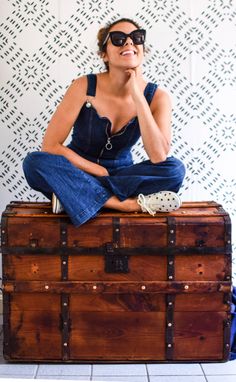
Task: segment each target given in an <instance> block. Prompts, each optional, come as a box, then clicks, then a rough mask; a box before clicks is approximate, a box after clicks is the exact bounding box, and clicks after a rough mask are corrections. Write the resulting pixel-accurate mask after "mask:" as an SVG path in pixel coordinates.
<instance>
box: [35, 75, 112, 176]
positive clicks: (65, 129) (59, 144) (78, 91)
mask: <svg viewBox="0 0 236 382" xmlns="http://www.w3.org/2000/svg"><path fill="white" fill-rule="evenodd" d="M86 89H87V78H86V77H81V78H78V79H76V80H75V81H73V82H72V84H71V85H70V87H69V88H68V90H67V92H66V94H65V95H64V97H63V99H62V101H61V102H60V104H59V106H58V107H57V110H56V111H55V113H54V114H53V116H52V119H51V121H50V123H49V125H48V127H47V130H46V133H45V136H44V139H43V143H42V149H41V150H42V151H45V152H48V153H50V154H56V155H63V156H64V157H65V158H67V159H68V160H69V161H70V162H71V163H72V164H73V165H74V166H76V167H78V168H80V169H81V170H83V171H86V172H88V173H89V174H92V175H96V176H104V175H108V172H107V170H106V169H105V168H104V167H102V166H100V165H98V164H96V163H93V162H90V161H89V160H87V159H84V158H83V157H81V156H80V155H78V154H76V153H75V152H74V151H73V150H71V149H70V148H68V147H66V146H64V145H63V143H64V141H65V140H66V138H67V137H68V135H69V133H70V131H71V129H72V127H73V124H74V122H75V120H76V118H77V116H78V114H79V112H80V109H81V107H82V105H83V104H84V102H85V100H86Z"/></svg>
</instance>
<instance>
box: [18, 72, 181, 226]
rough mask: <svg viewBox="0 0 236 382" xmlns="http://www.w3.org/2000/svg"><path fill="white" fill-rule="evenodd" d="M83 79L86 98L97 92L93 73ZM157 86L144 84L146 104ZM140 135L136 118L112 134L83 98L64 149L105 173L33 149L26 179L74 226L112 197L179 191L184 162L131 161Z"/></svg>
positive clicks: (27, 161) (26, 162)
mask: <svg viewBox="0 0 236 382" xmlns="http://www.w3.org/2000/svg"><path fill="white" fill-rule="evenodd" d="M87 78H88V89H87V95H88V96H90V99H91V97H94V96H95V94H96V75H94V74H90V75H88V76H87ZM156 89H157V85H156V84H152V83H148V84H147V86H146V88H145V91H144V95H145V97H146V99H147V102H148V103H149V104H150V103H151V100H152V97H153V95H154V93H155V91H156ZM139 137H140V129H139V124H138V118H137V117H135V118H133V119H131V120H130V121H129V122H128V123H127V124H126V125H125V126H124V127H122V129H121V130H120V131H119V132H117V133H116V134H113V135H112V134H111V122H110V121H109V119H108V118H106V117H101V116H99V114H98V113H97V111H96V109H95V108H94V107H93V105H92V103H91V101H87V102H85V104H84V105H83V107H82V108H81V111H80V113H79V115H78V117H77V120H76V121H75V123H74V127H73V132H72V140H71V143H70V144H69V145H68V147H69V148H70V149H71V150H73V151H75V152H76V153H78V154H79V155H81V156H82V157H84V158H86V159H88V160H90V161H92V162H94V163H99V164H101V165H102V166H104V167H105V168H106V169H107V170H108V173H109V176H103V177H98V176H93V175H90V174H88V173H86V172H84V171H82V170H80V169H79V168H77V167H75V166H74V165H73V164H72V163H70V162H69V161H68V160H67V159H66V158H65V157H64V156H61V155H54V154H49V153H46V152H33V153H29V154H28V155H27V156H26V158H25V159H24V161H23V170H24V173H25V177H26V180H27V182H28V184H29V185H30V186H31V187H32V188H33V189H35V190H37V191H40V192H42V193H43V194H44V195H45V196H46V197H47V198H49V199H51V197H52V193H55V194H56V196H57V197H58V198H59V200H60V201H61V203H62V205H63V207H64V209H65V211H66V212H67V214H68V215H69V216H70V218H71V221H72V223H73V224H74V225H75V226H80V225H81V224H83V223H85V222H86V221H87V220H89V219H91V218H93V217H95V216H96V215H97V213H98V212H99V211H100V210H101V208H102V207H103V205H104V204H105V202H106V201H107V200H108V199H109V198H110V197H111V196H112V195H116V196H117V197H118V198H119V200H121V201H123V200H125V199H127V198H128V197H134V196H137V195H138V194H140V193H143V194H144V195H148V194H151V193H154V192H158V191H161V190H166V191H174V192H178V190H179V189H180V187H181V184H182V182H183V179H184V176H185V167H184V165H183V163H182V162H181V161H180V160H178V159H176V158H174V157H169V158H167V159H166V160H165V161H164V162H160V163H158V164H154V163H152V162H151V161H149V160H146V161H143V162H141V163H137V164H133V160H132V155H131V148H132V146H133V145H134V144H135V143H136V142H137V140H138V139H139Z"/></svg>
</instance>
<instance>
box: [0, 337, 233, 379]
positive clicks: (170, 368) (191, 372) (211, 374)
mask: <svg viewBox="0 0 236 382" xmlns="http://www.w3.org/2000/svg"><path fill="white" fill-rule="evenodd" d="M0 341H1V348H0V350H1V353H0V382H2V381H6V382H10V380H11V379H14V380H15V381H16V379H18V382H22V381H23V379H24V378H26V379H27V380H29V379H40V380H41V381H42V382H43V380H47V381H48V380H53V381H55V380H64V381H73V380H74V381H103V382H109V381H113V382H119V381H125V382H185V381H186V382H235V381H236V360H235V361H230V362H227V363H203V364H199V363H193V364H148V363H147V364H126V365H125V364H112V365H111V364H109V365H97V364H91V365H79V364H78V365H75V364H70V365H68V364H40V365H37V364H12V363H7V362H6V361H4V359H3V357H2V330H1V333H0Z"/></svg>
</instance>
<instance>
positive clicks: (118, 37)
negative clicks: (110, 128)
mask: <svg viewBox="0 0 236 382" xmlns="http://www.w3.org/2000/svg"><path fill="white" fill-rule="evenodd" d="M110 36H111V41H112V44H113V45H115V46H122V45H124V43H125V40H126V35H125V34H123V33H120V32H114V33H110Z"/></svg>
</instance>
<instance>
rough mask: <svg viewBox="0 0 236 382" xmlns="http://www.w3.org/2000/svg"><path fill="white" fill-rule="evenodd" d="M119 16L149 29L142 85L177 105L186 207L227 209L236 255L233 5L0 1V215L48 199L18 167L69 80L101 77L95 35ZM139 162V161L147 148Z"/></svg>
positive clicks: (188, 0) (220, 0)
mask: <svg viewBox="0 0 236 382" xmlns="http://www.w3.org/2000/svg"><path fill="white" fill-rule="evenodd" d="M120 17H131V18H133V19H134V20H136V21H138V22H139V23H140V24H141V26H142V27H144V28H145V29H147V47H149V52H148V53H147V54H146V58H145V62H144V70H143V71H144V74H145V77H146V79H147V80H150V81H153V82H157V83H158V84H160V86H161V87H163V88H165V89H167V90H168V91H169V93H170V94H171V96H172V100H173V145H172V151H173V153H174V155H176V156H177V157H178V158H180V159H182V160H183V162H184V163H185V165H186V167H187V176H186V178H185V181H184V185H183V187H182V189H181V195H182V199H183V200H186V201H187V200H215V201H217V202H219V203H221V204H222V205H223V207H224V208H225V209H226V210H227V211H228V212H229V213H230V215H231V218H232V223H233V242H234V245H233V247H234V249H235V237H236V235H235V225H236V224H235V223H236V177H235V174H236V171H235V167H236V155H235V153H236V138H235V122H236V113H235V111H236V108H235V100H236V87H235V85H236V69H235V62H236V49H235V48H236V0H148V1H145V0H130V1H127V0H120V1H118V0H104V1H102V0H93V1H92V0H88V1H85V0H82V1H79V0H0V121H1V125H0V134H1V135H0V152H1V158H0V161H1V174H0V176H1V182H0V195H1V197H0V210H1V211H3V210H4V209H5V206H6V204H7V203H8V202H10V201H11V200H36V199H37V200H43V198H42V196H41V195H40V194H39V193H36V192H35V191H33V190H30V188H29V187H28V185H27V184H26V182H25V180H24V176H23V172H22V167H21V162H22V160H23V158H24V157H25V155H26V153H27V152H28V151H33V150H37V149H39V147H40V144H41V141H42V137H43V134H44V131H45V129H46V127H47V123H48V121H49V119H50V116H51V115H52V113H53V111H54V110H55V107H56V105H57V104H58V102H59V100H60V99H61V97H62V95H63V94H64V92H65V89H66V88H67V86H68V85H69V84H70V83H71V81H72V79H73V78H76V77H78V76H81V75H83V74H87V73H90V72H95V73H96V72H99V71H102V70H104V67H103V64H102V62H101V60H100V59H99V57H98V56H97V54H96V51H97V46H96V34H97V31H98V29H99V28H100V27H101V26H103V25H104V24H105V23H106V22H107V21H110V20H115V19H117V18H120ZM133 153H134V156H135V158H136V160H140V159H141V158H142V157H143V155H144V152H143V149H142V146H141V143H139V144H137V145H136V147H135V148H134V150H133ZM233 263H234V265H233V269H234V277H235V278H236V264H235V263H236V258H235V257H234V260H233Z"/></svg>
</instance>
